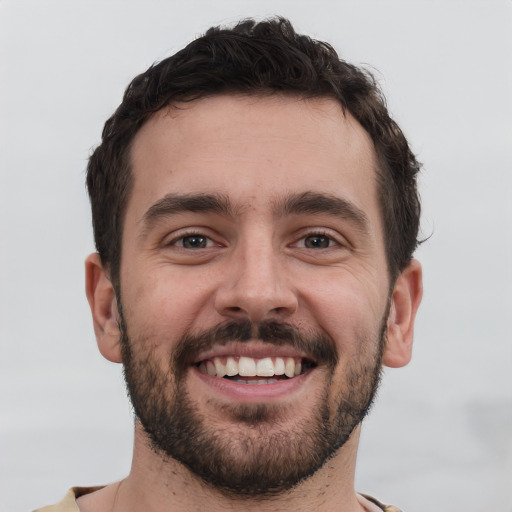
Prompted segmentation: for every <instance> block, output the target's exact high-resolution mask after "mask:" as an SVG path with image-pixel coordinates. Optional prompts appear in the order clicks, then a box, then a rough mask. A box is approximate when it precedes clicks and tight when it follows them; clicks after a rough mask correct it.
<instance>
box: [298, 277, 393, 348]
mask: <svg viewBox="0 0 512 512" xmlns="http://www.w3.org/2000/svg"><path fill="white" fill-rule="evenodd" d="M312 284H313V283H312ZM316 285H317V286H316V288H315V289H314V291H309V292H305V293H304V298H305V301H306V303H307V306H306V307H308V308H309V309H310V310H311V312H312V314H313V316H314V321H315V322H316V323H318V324H319V325H320V326H321V327H322V328H323V329H324V330H326V331H327V332H328V334H329V335H330V336H331V337H333V338H334V339H335V340H336V342H337V343H342V344H351V343H352V340H353V339H354V338H355V337H357V338H366V337H368V336H370V335H371V334H372V333H373V332H374V331H375V329H376V328H377V327H376V326H378V325H380V321H381V318H382V314H383V310H384V306H385V304H384V300H383V298H382V297H381V296H380V295H381V294H379V293H378V290H377V289H376V288H375V286H374V285H373V284H372V283H371V282H368V281H362V280H360V279H356V278H354V277H353V276H352V275H351V274H350V273H344V275H333V276H331V277H330V278H329V279H326V280H324V281H323V282H322V285H320V286H319V282H318V281H317V282H316ZM309 288H310V290H313V288H311V287H309ZM346 348H348V347H346Z"/></svg>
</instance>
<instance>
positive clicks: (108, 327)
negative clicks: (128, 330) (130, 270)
mask: <svg viewBox="0 0 512 512" xmlns="http://www.w3.org/2000/svg"><path fill="white" fill-rule="evenodd" d="M85 293H86V295H87V300H88V301H89V306H90V308H91V313H92V319H93V323H94V333H95V334H96V341H97V343H98V348H99V349H100V352H101V354H102V355H103V357H105V358H106V359H108V360H109V361H112V362H114V363H120V362H121V347H120V338H121V331H120V330H119V325H118V318H119V313H118V309H117V301H116V294H115V291H114V287H113V286H112V282H111V281H110V278H109V275H108V273H107V271H106V269H105V268H104V267H103V264H102V263H101V259H100V256H99V254H97V253H94V254H91V255H90V256H88V258H87V259H86V260H85Z"/></svg>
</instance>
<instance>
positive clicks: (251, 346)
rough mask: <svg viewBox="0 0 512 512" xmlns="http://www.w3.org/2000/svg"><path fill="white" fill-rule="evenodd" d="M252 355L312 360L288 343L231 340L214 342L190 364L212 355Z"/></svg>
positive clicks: (256, 357) (255, 357)
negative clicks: (276, 343) (221, 343)
mask: <svg viewBox="0 0 512 512" xmlns="http://www.w3.org/2000/svg"><path fill="white" fill-rule="evenodd" d="M228 356H232V357H252V358H254V359H263V358H264V357H295V358H302V359H308V360H312V358H311V356H309V355H308V354H306V353H304V352H301V351H300V350H297V349H295V348H293V347H292V346H289V345H282V346H277V345H273V344H272V343H266V342H264V341H256V340H255V341H252V340H250V341H244V342H239V341H232V342H228V343H226V344H223V345H219V344H215V345H214V346H213V347H212V348H211V349H210V350H206V351H203V352H201V353H199V354H198V355H197V357H195V358H194V359H193V361H192V364H198V363H200V362H201V361H206V360H208V359H213V358H214V357H228Z"/></svg>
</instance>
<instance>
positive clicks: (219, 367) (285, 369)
mask: <svg viewBox="0 0 512 512" xmlns="http://www.w3.org/2000/svg"><path fill="white" fill-rule="evenodd" d="M195 366H196V367H197V368H198V370H199V371H200V372H201V373H204V374H206V375H210V376H211V377H219V378H224V379H228V380H231V381H234V382H237V383H239V384H273V383H276V382H279V381H282V380H289V379H293V378H294V377H298V376H299V375H303V374H304V373H306V372H307V371H309V370H311V369H312V368H314V367H315V366H316V365H315V364H314V363H312V362H311V361H308V360H307V359H304V358H300V357H264V358H260V359H256V358H252V357H246V356H240V357H238V356H228V357H214V358H213V359H207V360H204V361H200V362H199V363H197V364H196V365H195Z"/></svg>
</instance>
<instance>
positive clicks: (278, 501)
mask: <svg viewBox="0 0 512 512" xmlns="http://www.w3.org/2000/svg"><path fill="white" fill-rule="evenodd" d="M358 440H359V428H358V429H356V431H354V433H353V434H352V436H351V437H350V439H349V440H348V441H347V443H346V444H345V445H344V446H343V447H342V448H340V450H338V452H337V454H336V456H335V457H333V458H332V459H331V460H329V461H328V462H327V463H325V464H324V466H323V467H322V468H321V469H320V470H318V471H317V472H316V473H315V474H314V475H313V476H312V477H310V478H308V479H307V480H305V481H303V482H302V483H300V484H299V485H297V486H296V487H294V488H293V489H292V490H290V491H287V492H284V493H281V494H279V495H278V496H273V497H270V498H263V499H262V498H257V497H256V498H245V497H243V498H238V497H234V496H228V495H226V494H224V493H221V492H219V491H217V490H216V489H213V488H212V487H210V486H209V485H207V484H205V483H204V482H203V481H202V480H200V479H199V478H197V477H196V476H195V475H194V474H192V473H191V472H190V471H189V470H188V469H187V468H185V467H184V466H183V465H181V464H180V463H179V462H177V461H175V460H173V459H165V458H164V457H162V456H161V455H160V454H158V453H156V452H155V451H154V450H153V449H152V448H151V447H150V445H149V443H148V441H147V438H146V436H145V434H144V432H143V431H142V429H141V428H140V425H139V424H137V427H136V431H135V446H134V457H133V463H132V469H131V471H130V474H129V475H128V477H127V478H126V479H125V480H123V481H122V482H120V483H118V484H113V485H111V486H107V487H106V488H104V489H103V490H102V491H99V492H97V493H94V494H93V495H89V496H84V497H83V498H80V499H79V501H78V504H79V506H80V510H81V511H82V512H87V511H88V510H92V509H93V508H94V510H95V511H104V512H107V511H118V510H119V511H120V510H122V511H123V512H132V511H133V512H134V511H137V510H145V511H148V512H150V511H151V512H167V511H173V510H180V511H186V512H199V511H203V510H209V511H211V512H221V511H222V512H226V511H239V510H245V511H247V512H256V511H258V512H266V511H272V512H274V511H275V510H294V511H296V512H306V511H311V510H315V509H317V510H322V511H323V512H354V511H360V510H362V509H361V505H359V503H358V501H357V498H356V493H355V491H354V473H355V462H356V452H357V444H358ZM95 495H96V496H95ZM89 505H90V508H89ZM93 505H94V507H93Z"/></svg>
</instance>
